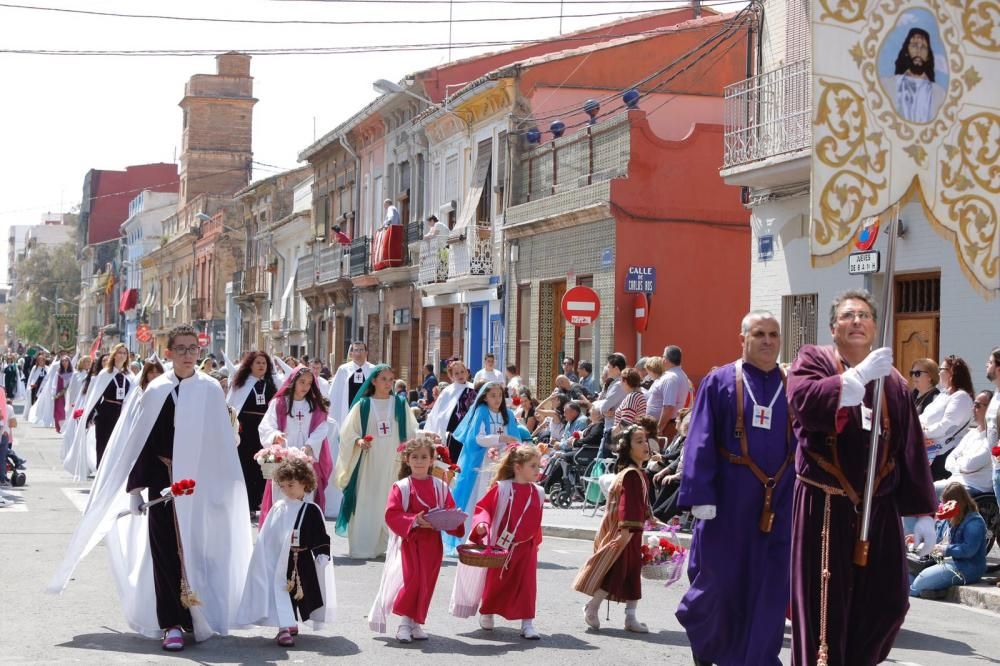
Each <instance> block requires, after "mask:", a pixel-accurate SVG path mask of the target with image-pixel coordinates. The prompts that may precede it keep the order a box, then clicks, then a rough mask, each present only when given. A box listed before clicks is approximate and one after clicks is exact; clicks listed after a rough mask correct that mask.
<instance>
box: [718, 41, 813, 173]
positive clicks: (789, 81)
mask: <svg viewBox="0 0 1000 666" xmlns="http://www.w3.org/2000/svg"><path fill="white" fill-rule="evenodd" d="M811 74H812V67H811V62H810V61H809V60H801V61H799V62H794V63H792V64H790V65H786V66H784V67H782V68H781V69H776V70H774V71H771V72H766V73H764V74H759V75H757V76H754V77H752V78H749V79H745V80H743V81H740V82H738V83H734V84H732V85H729V86H726V88H725V91H724V97H725V103H724V104H725V106H724V110H725V152H724V154H723V164H722V168H724V169H729V168H732V167H737V166H741V165H745V164H749V163H751V162H756V161H759V160H765V159H768V158H770V157H775V156H778V155H784V154H786V153H793V152H795V151H798V150H803V149H806V148H809V147H810V146H811V145H812V124H811V122H810V121H811V117H812V81H811V78H812V77H811Z"/></svg>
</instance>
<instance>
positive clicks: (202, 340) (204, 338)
mask: <svg viewBox="0 0 1000 666" xmlns="http://www.w3.org/2000/svg"><path fill="white" fill-rule="evenodd" d="M198 346H199V347H207V346H208V333H204V332H202V333H199V334H198Z"/></svg>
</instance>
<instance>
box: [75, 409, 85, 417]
mask: <svg viewBox="0 0 1000 666" xmlns="http://www.w3.org/2000/svg"><path fill="white" fill-rule="evenodd" d="M81 416H83V410H82V409H74V410H73V418H74V419H78V418H80V417H81Z"/></svg>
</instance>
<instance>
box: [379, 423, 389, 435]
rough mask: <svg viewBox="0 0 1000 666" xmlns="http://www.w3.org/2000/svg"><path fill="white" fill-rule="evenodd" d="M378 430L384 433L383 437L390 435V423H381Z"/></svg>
mask: <svg viewBox="0 0 1000 666" xmlns="http://www.w3.org/2000/svg"><path fill="white" fill-rule="evenodd" d="M378 429H379V430H380V431H381V432H382V435H383V436H385V435H388V434H389V424H388V423H380V424H379V426H378Z"/></svg>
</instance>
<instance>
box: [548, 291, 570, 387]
mask: <svg viewBox="0 0 1000 666" xmlns="http://www.w3.org/2000/svg"><path fill="white" fill-rule="evenodd" d="M565 294H566V281H565V280H563V281H561V282H554V283H553V284H552V367H551V368H550V370H551V377H552V383H551V384H549V386H555V385H556V377H558V376H559V374H560V373H562V360H563V358H564V357H565V356H566V350H565V349H564V345H565V341H566V319H565V318H564V317H563V316H562V299H563V296H564V295H565Z"/></svg>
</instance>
